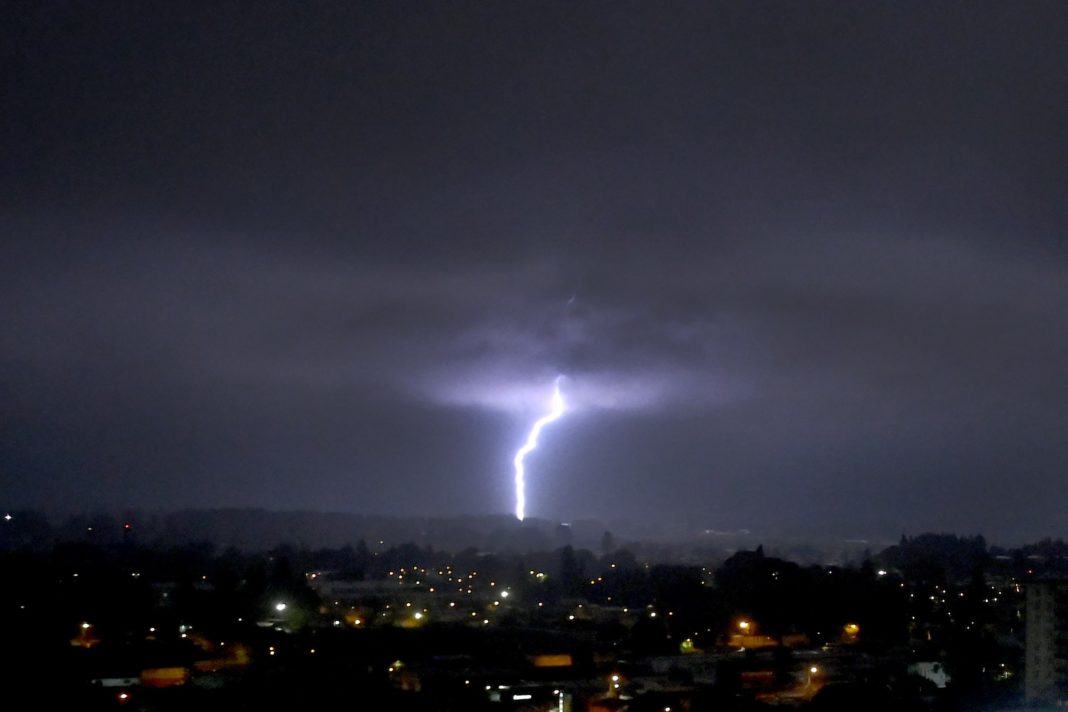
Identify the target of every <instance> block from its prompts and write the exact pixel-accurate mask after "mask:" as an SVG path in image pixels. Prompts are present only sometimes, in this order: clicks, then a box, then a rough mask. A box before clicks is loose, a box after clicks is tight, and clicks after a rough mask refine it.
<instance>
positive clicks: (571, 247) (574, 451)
mask: <svg viewBox="0 0 1068 712" xmlns="http://www.w3.org/2000/svg"><path fill="white" fill-rule="evenodd" d="M5 13H6V14H8V15H9V18H8V20H9V21H7V22H4V23H3V26H4V30H3V32H4V39H5V41H4V42H3V45H4V47H5V48H6V49H5V50H4V51H5V52H6V55H5V60H6V61H5V62H4V63H3V64H4V67H5V69H4V71H5V73H6V74H5V78H6V79H7V80H8V81H5V87H6V88H5V90H4V91H5V94H4V106H5V107H8V108H7V110H5V112H4V118H3V126H4V134H3V136H4V141H5V152H4V153H5V160H4V161H3V165H2V168H0V170H2V173H0V175H2V176H3V180H4V182H5V185H6V187H7V189H6V190H5V192H4V195H5V197H4V201H3V204H2V206H0V207H2V213H0V215H2V219H0V229H2V231H3V242H4V248H3V251H2V253H0V254H2V256H3V261H2V263H0V298H2V300H3V314H4V329H3V333H2V335H0V339H2V340H0V345H2V352H0V384H2V385H3V388H4V392H5V395H6V397H5V398H4V402H3V405H2V411H0V416H2V418H3V420H2V423H3V426H2V435H0V438H2V439H0V487H2V492H3V495H4V497H5V499H10V500H11V501H13V502H16V503H31V504H33V503H38V504H39V503H42V502H57V503H60V504H62V505H63V506H74V505H78V504H83V503H86V502H91V503H96V504H116V505H118V504H125V503H132V504H149V505H156V504H196V505H211V504H255V505H265V506H273V507H282V506H309V507H331V508H341V509H357V510H363V511H374V510H381V511H391V512H427V511H441V512H455V511H498V510H504V509H507V508H508V506H509V505H508V502H509V496H510V494H509V492H508V488H507V485H508V481H509V480H508V468H509V462H510V457H511V454H512V451H513V448H514V446H515V445H516V443H518V442H519V440H520V438H521V437H522V434H523V428H524V427H526V425H527V424H528V423H529V418H530V417H531V416H532V415H533V414H535V413H537V412H538V409H539V408H540V407H542V406H543V404H544V401H545V399H546V397H547V395H548V390H549V388H550V387H551V383H552V380H553V378H554V377H555V376H556V375H557V374H564V375H565V376H566V377H567V379H566V381H565V391H566V393H567V394H568V398H569V401H570V402H571V404H572V406H573V411H572V412H571V413H570V414H569V416H568V420H567V421H565V423H561V424H560V425H558V426H554V430H553V431H552V435H553V443H554V447H553V448H545V449H544V450H543V451H539V455H538V457H539V460H538V472H537V473H536V475H534V477H533V480H532V481H533V482H534V484H533V486H532V491H531V492H530V494H531V497H532V503H533V506H534V509H533V511H535V512H537V513H538V514H544V515H546V516H556V515H559V516H574V515H579V514H583V513H593V514H598V515H601V516H611V515H614V514H624V515H629V516H634V517H638V518H652V517H662V516H664V515H667V514H670V515H671V516H673V517H674V516H676V515H678V514H679V513H683V514H685V515H687V516H690V517H693V519H694V521H699V522H702V523H704V524H712V525H714V526H715V527H717V528H722V527H726V526H759V525H770V524H771V523H779V524H782V525H783V526H786V527H790V526H794V527H802V526H803V527H808V528H810V529H819V528H820V527H824V528H829V529H836V530H839V531H841V530H846V529H849V530H864V531H877V532H882V533H887V532H889V533H896V531H897V530H899V529H901V528H909V527H912V528H917V527H924V528H962V529H970V530H978V529H984V528H989V531H990V532H991V533H994V534H996V533H998V532H1001V533H1003V534H1005V535H1006V536H1015V535H1017V534H1023V533H1033V532H1058V533H1059V532H1061V529H1058V528H1057V527H1058V525H1057V521H1058V520H1057V516H1058V515H1057V513H1056V512H1055V511H1054V509H1053V507H1052V505H1050V504H1048V503H1049V502H1053V501H1056V499H1057V497H1058V496H1063V495H1065V494H1068V492H1066V491H1065V486H1064V484H1063V482H1062V481H1063V477H1062V476H1061V474H1062V473H1061V464H1060V463H1062V462H1063V461H1064V458H1065V455H1068V452H1066V448H1065V445H1064V443H1065V442H1068V440H1066V438H1065V437H1064V436H1065V422H1066V416H1068V413H1066V412H1065V406H1064V403H1065V400H1064V392H1065V384H1066V383H1068V332H1066V330H1065V329H1064V327H1063V325H1064V323H1065V320H1066V317H1068V314H1066V311H1068V293H1066V292H1068V279H1066V276H1068V275H1066V274H1065V272H1066V269H1068V260H1066V255H1065V252H1064V250H1063V237H1062V236H1063V234H1064V230H1065V228H1066V227H1068V207H1066V205H1068V203H1066V202H1065V201H1064V200H1063V194H1064V189H1065V187H1066V181H1068V174H1066V169H1065V166H1068V159H1066V151H1068V136H1066V129H1065V126H1066V125H1068V124H1065V122H1063V120H1062V119H1063V115H1064V110H1065V108H1066V107H1065V102H1066V97H1068V87H1066V80H1065V77H1066V76H1068V65H1066V59H1065V55H1064V53H1063V52H1062V51H1061V44H1062V38H1063V36H1064V34H1065V31H1068V26H1066V25H1068V13H1065V12H1064V11H1063V8H1061V7H1060V6H1058V5H1055V4H1042V3H1032V4H1028V5H1026V6H1024V5H1016V6H1003V5H995V4H990V5H986V4H975V3H967V4H961V5H956V4H952V3H944V4H939V5H937V6H932V5H929V4H926V3H922V4H921V3H916V4H907V3H906V4H894V5H885V6H858V5H855V4H851V3H850V4H846V3H841V4H839V3H818V4H807V5H799V6H783V5H782V4H781V3H768V4H763V3H745V4H724V5H706V4H699V5H689V4H681V3H680V4H677V5H673V6H671V7H668V8H665V7H661V6H658V5H650V4H634V5H628V4H617V5H615V6H613V8H612V10H611V11H606V9H605V8H604V7H603V6H597V5H584V4H577V3H564V4H559V5H554V4H537V5H533V4H532V5H516V4H509V5H501V6H494V7H486V6H480V5H465V4H462V3H459V4H458V3H450V4H448V5H432V6H428V5H425V4H422V5H410V6H409V5H404V4H394V3H391V4H382V5H362V6H352V5H346V4H338V5H329V4H327V5H322V6H317V7H315V8H314V9H306V8H300V7H297V6H289V5H285V4H278V5H272V4H260V5H256V6H249V5H242V4H239V3H238V4H224V5H221V6H217V5H214V4H213V5H211V6H207V5H205V6H200V7H193V6H187V7H183V8H175V7H167V6H160V7H157V8H151V9H148V7H147V6H144V5H140V4H138V5H129V6H115V7H111V8H106V9H101V8H94V7H91V6H67V5H51V4H44V3H42V4H35V5H32V6H24V7H20V8H14V9H12V10H8V11H5ZM1006 483H1013V485H1014V486H1012V487H1010V486H1008V485H1007V484H1006ZM1024 492H1029V493H1034V494H1039V495H1040V496H1039V497H1037V498H1027V497H1025V496H1024V495H1023V494H1022V493H1024ZM1012 507H1017V508H1020V509H1028V510H1029V511H1030V512H1032V514H1031V515H1029V516H1028V522H1027V523H1021V519H1020V518H1019V517H1015V518H1014V517H1012V516H1010V515H1009V514H1007V513H1006V512H1007V511H1008V510H1009V509H1011V508H1012ZM720 525H722V526H720Z"/></svg>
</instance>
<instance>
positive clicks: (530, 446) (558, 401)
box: [513, 376, 567, 521]
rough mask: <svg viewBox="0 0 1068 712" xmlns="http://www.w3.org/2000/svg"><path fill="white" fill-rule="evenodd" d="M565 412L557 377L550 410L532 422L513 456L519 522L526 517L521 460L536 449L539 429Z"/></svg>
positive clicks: (524, 487)
mask: <svg viewBox="0 0 1068 712" xmlns="http://www.w3.org/2000/svg"><path fill="white" fill-rule="evenodd" d="M566 410H567V404H566V403H564V396H563V394H562V393H560V377H559V376H557V378H556V383H555V386H554V389H553V400H552V407H551V409H550V410H549V412H548V413H547V414H545V415H543V416H542V417H540V418H538V419H537V420H536V421H534V425H533V427H531V429H530V433H529V434H528V435H527V440H526V442H525V443H523V447H521V448H519V451H518V452H517V453H516V454H515V460H514V461H513V462H514V464H515V518H516V519H518V520H519V521H523V517H525V516H526V508H527V491H526V486H527V482H526V470H525V469H524V467H523V458H525V457H526V456H527V455H529V454H530V453H531V452H532V451H533V450H534V449H535V448H536V447H538V436H539V435H541V429H542V428H544V427H545V426H546V425H548V424H549V423H551V422H553V421H554V420H557V419H558V418H560V417H561V416H562V415H563V414H564V411H566Z"/></svg>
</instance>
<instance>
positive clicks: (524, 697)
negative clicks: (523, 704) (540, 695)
mask: <svg viewBox="0 0 1068 712" xmlns="http://www.w3.org/2000/svg"><path fill="white" fill-rule="evenodd" d="M531 697H533V695H512V699H513V700H529V699H530V698H531Z"/></svg>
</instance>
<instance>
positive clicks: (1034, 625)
mask: <svg viewBox="0 0 1068 712" xmlns="http://www.w3.org/2000/svg"><path fill="white" fill-rule="evenodd" d="M1026 636H1027V639H1026V646H1027V647H1026V654H1025V657H1024V695H1025V697H1026V698H1027V699H1028V700H1029V701H1039V702H1047V703H1068V581H1065V580H1060V581H1036V582H1034V583H1031V584H1028V586H1027V628H1026Z"/></svg>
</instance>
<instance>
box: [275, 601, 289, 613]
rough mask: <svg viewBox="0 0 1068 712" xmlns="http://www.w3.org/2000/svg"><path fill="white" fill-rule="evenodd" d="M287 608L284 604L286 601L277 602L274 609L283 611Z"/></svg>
mask: <svg viewBox="0 0 1068 712" xmlns="http://www.w3.org/2000/svg"><path fill="white" fill-rule="evenodd" d="M285 609H286V604H284V603H276V604H274V610H276V611H279V612H281V611H284V610H285Z"/></svg>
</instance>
